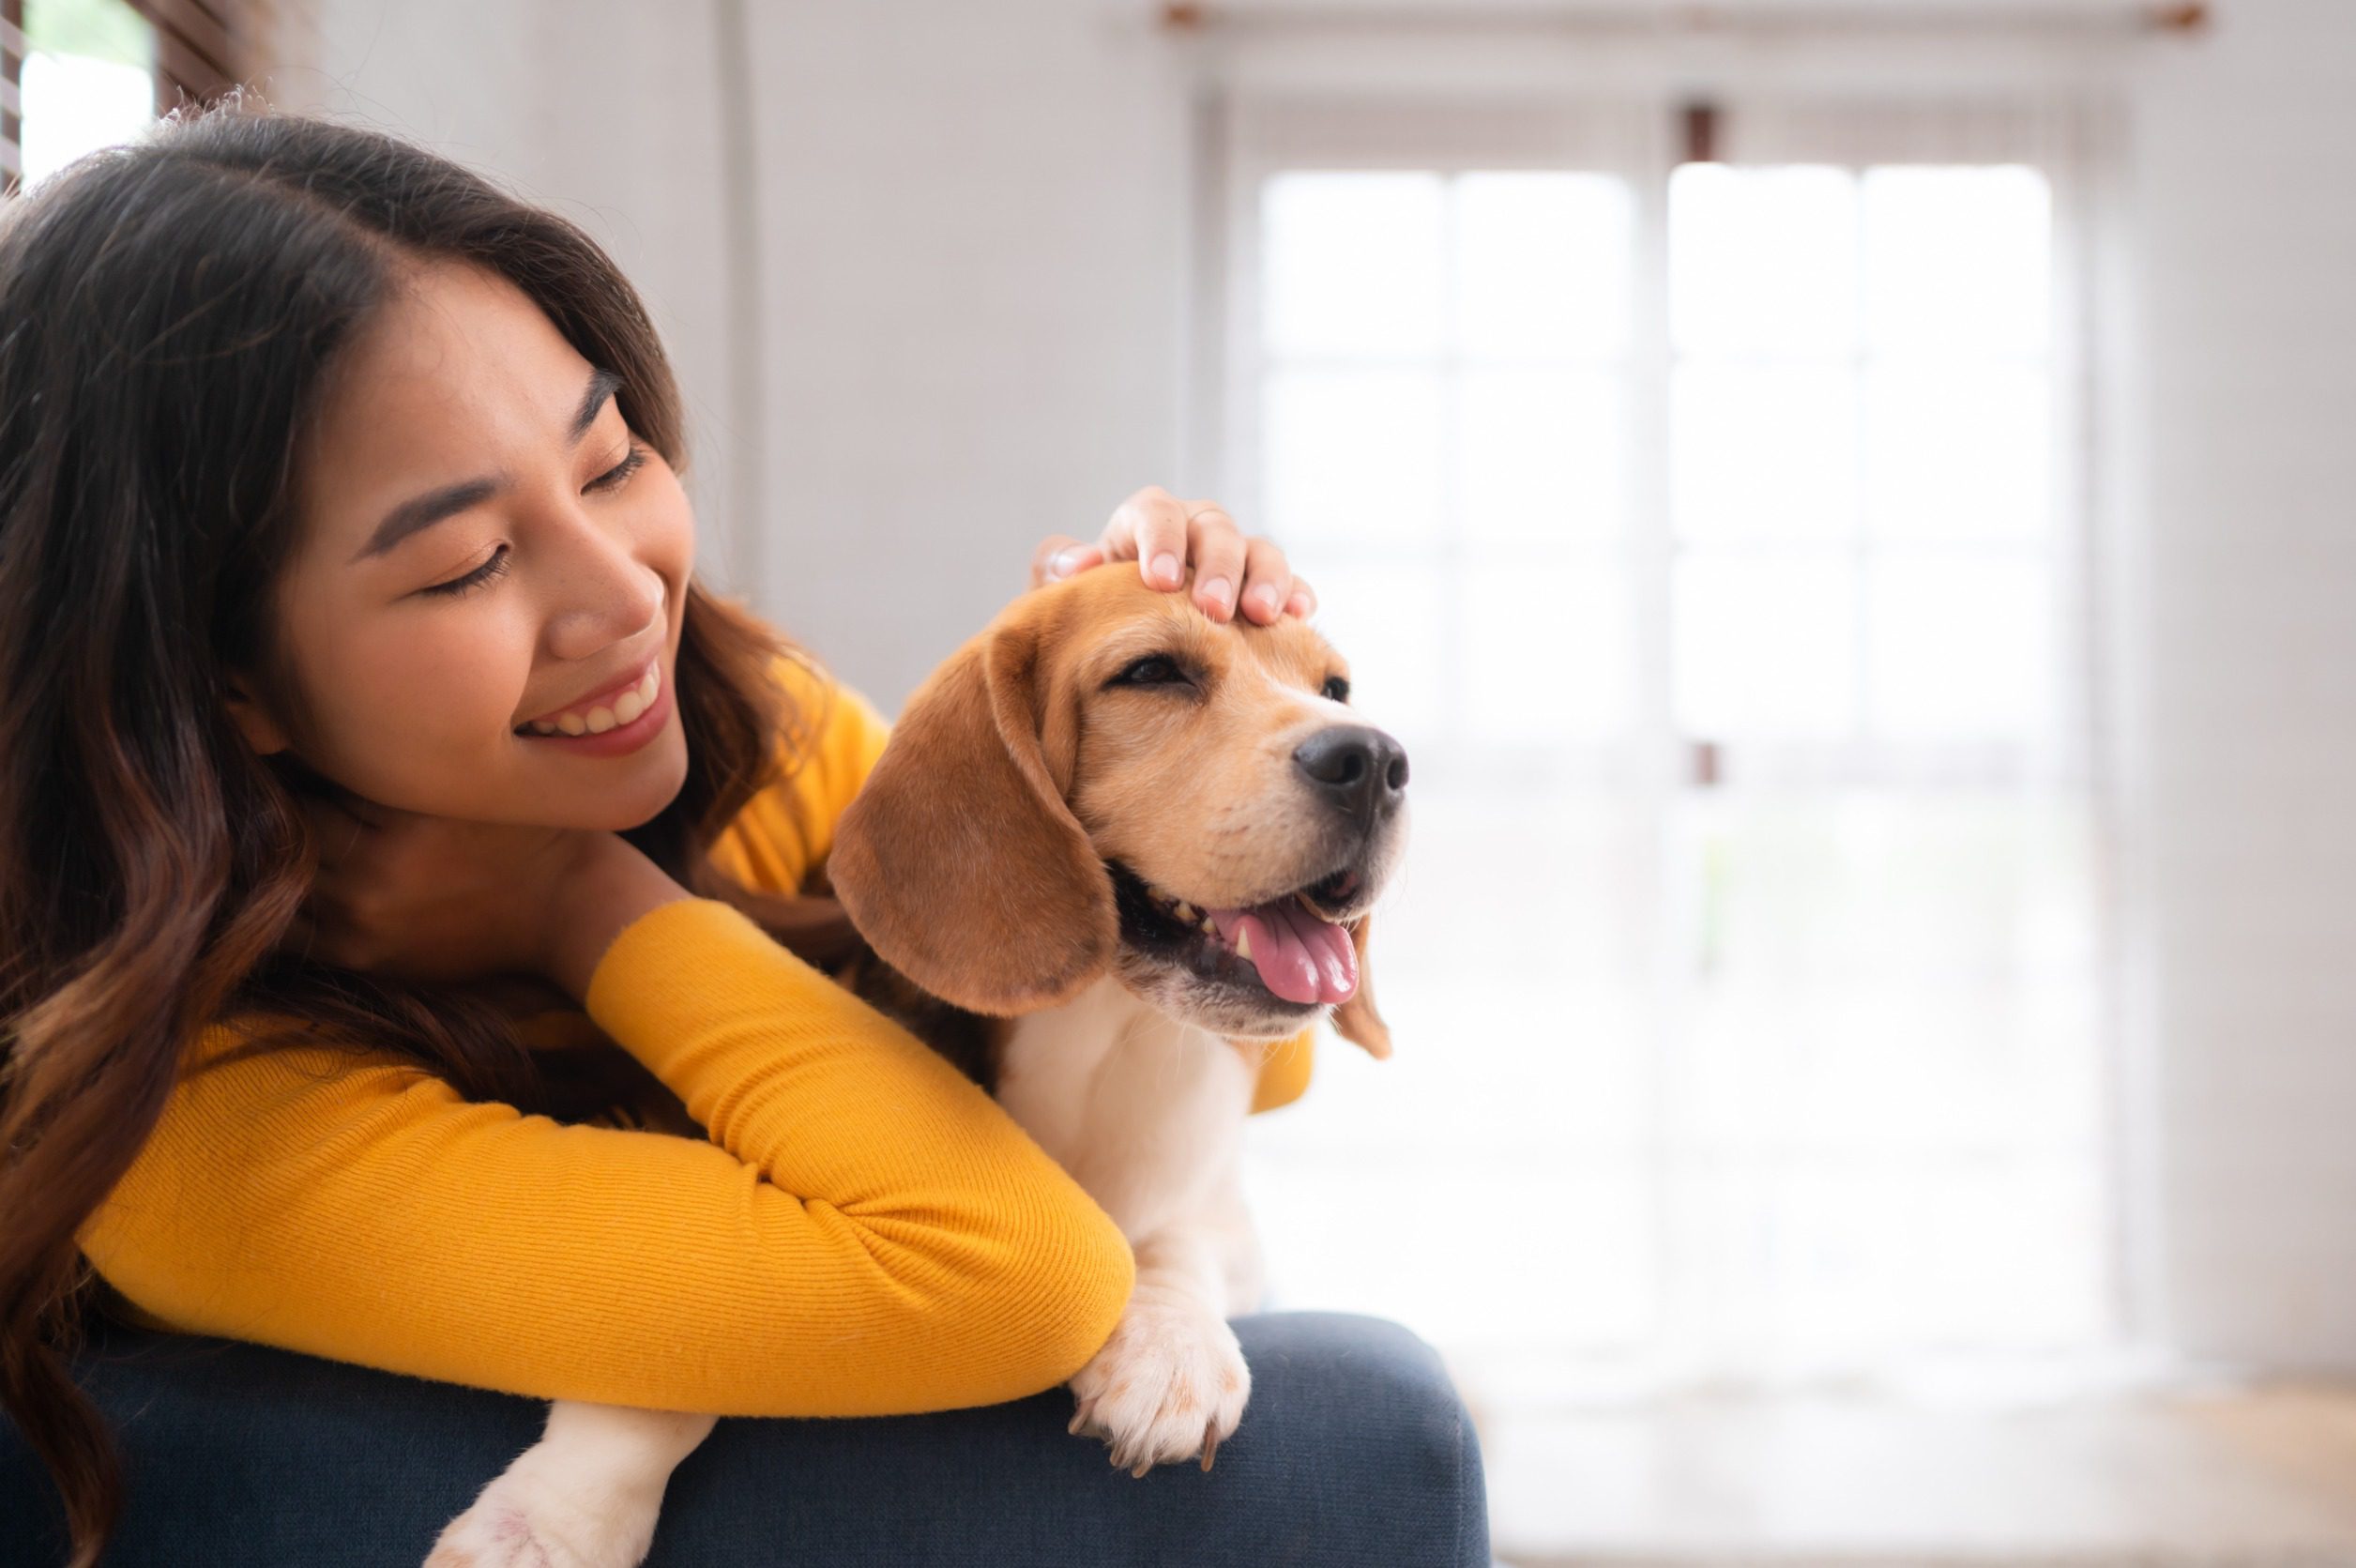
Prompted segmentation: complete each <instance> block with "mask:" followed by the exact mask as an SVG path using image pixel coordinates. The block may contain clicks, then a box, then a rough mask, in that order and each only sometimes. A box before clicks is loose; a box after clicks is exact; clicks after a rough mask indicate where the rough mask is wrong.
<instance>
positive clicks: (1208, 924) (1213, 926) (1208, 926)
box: [1203, 915, 1219, 936]
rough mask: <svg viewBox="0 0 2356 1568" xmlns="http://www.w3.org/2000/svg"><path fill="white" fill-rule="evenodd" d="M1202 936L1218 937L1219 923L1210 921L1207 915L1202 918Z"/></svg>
mask: <svg viewBox="0 0 2356 1568" xmlns="http://www.w3.org/2000/svg"><path fill="white" fill-rule="evenodd" d="M1203 935H1204V936H1218V935H1219V922H1218V921H1214V920H1212V919H1211V918H1210V917H1209V916H1208V915H1205V916H1204V917H1203Z"/></svg>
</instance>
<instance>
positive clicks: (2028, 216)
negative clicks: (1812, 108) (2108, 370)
mask: <svg viewBox="0 0 2356 1568" xmlns="http://www.w3.org/2000/svg"><path fill="white" fill-rule="evenodd" d="M2051 231H2052V203H2051V199H2050V193H2049V191H2048V190H2047V188H2046V185H2045V178H2044V175H2040V174H2038V173H2037V172H2036V171H2034V170H2031V169H2023V168H2016V167H2009V166H2008V167H1997V168H1984V169H1935V168H1909V167H1900V168H1887V169H1869V170H1867V171H1866V173H1865V254H1866V279H1867V290H1866V292H1867V314H1868V319H1869V321H1870V322H1871V328H1870V330H1871V335H1872V340H1873V343H1874V346H1875V347H1876V348H1877V349H1891V348H1907V349H1923V348H1938V349H1945V350H1954V351H1958V352H1962V353H1968V354H1974V355H1993V354H2039V353H2042V352H2044V347H2045V334H2046V328H2047V318H2048V315H2049V313H2050V312H2049V311H2048V300H2049V297H2050V295H2051V292H2052V288H2051V279H2050V263H2049V260H2048V255H2049V246H2050V240H2051Z"/></svg>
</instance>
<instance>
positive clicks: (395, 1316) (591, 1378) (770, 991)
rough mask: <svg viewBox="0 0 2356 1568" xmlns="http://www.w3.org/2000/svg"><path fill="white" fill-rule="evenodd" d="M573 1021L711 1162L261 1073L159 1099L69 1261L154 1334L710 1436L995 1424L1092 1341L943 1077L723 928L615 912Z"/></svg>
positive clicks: (403, 1076)
mask: <svg viewBox="0 0 2356 1568" xmlns="http://www.w3.org/2000/svg"><path fill="white" fill-rule="evenodd" d="M587 1002H588V1010H589V1012H590V1014H591V1016H592V1017H593V1018H594V1019H595V1020H596V1022H597V1023H598V1025H599V1026H600V1028H603V1029H604V1030H605V1031H606V1032H607V1033H608V1034H609V1035H610V1036H611V1037H612V1038H613V1039H614V1040H615V1041H616V1043H619V1044H620V1045H621V1046H622V1047H624V1048H625V1049H627V1050H628V1051H630V1052H631V1054H632V1055H633V1056H635V1057H637V1058H638V1059H639V1060H641V1061H642V1062H644V1063H645V1064H646V1066H647V1067H648V1068H649V1069H650V1070H651V1071H652V1072H653V1073H655V1074H656V1075H657V1076H658V1077H660V1078H661V1080H662V1081H663V1082H664V1083H665V1084H666V1085H668V1086H669V1087H670V1088H671V1089H672V1090H673V1091H674V1092H675V1093H676V1094H677V1095H678V1096H679V1098H680V1100H681V1101H683V1102H684V1103H685V1104H686V1105H687V1107H688V1109H689V1110H690V1112H691V1113H692V1114H693V1115H694V1116H695V1117H696V1119H698V1120H699V1121H701V1122H702V1123H704V1125H705V1126H706V1127H707V1129H708V1130H709V1132H710V1135H711V1141H709V1142H702V1141H698V1140H694V1139H689V1138H680V1137H673V1136H668V1135H663V1134H652V1133H641V1132H631V1131H621V1130H611V1129H604V1128H597V1127H585V1126H565V1125H559V1124H557V1123H555V1122H554V1121H551V1120H549V1119H546V1118H543V1117H537V1116H524V1115H520V1114H519V1113H518V1112H517V1111H516V1110H515V1109H514V1108H513V1107H510V1106H506V1105H499V1104H469V1103H466V1102H464V1101H463V1100H461V1099H460V1098H459V1097H458V1095H457V1093H456V1092H455V1091H454V1090H453V1089H452V1088H450V1087H449V1086H448V1085H447V1084H445V1083H443V1082H442V1081H441V1080H439V1079H436V1078H433V1077H432V1076H429V1075H426V1074H424V1073H420V1072H418V1070H417V1069H414V1068H408V1067H403V1066H397V1065H392V1064H377V1063H373V1062H356V1061H355V1060H354V1058H351V1057H349V1056H347V1055H344V1054H342V1053H339V1052H332V1051H325V1050H312V1049H301V1050H287V1051H280V1052H275V1053H272V1054H270V1055H266V1056H263V1057H259V1058H252V1059H250V1060H245V1061H239V1062H235V1063H231V1064H229V1065H226V1066H220V1067H218V1068H216V1069H214V1070H211V1071H207V1072H205V1073H198V1074H195V1075H193V1076H191V1077H190V1078H189V1079H188V1080H186V1081H185V1082H183V1084H182V1085H181V1086H180V1087H179V1088H177V1089H176V1090H175V1093H174V1095H173V1098H172V1102H171V1104H169V1106H168V1107H167V1109H166V1111H165V1114H164V1118H163V1120H162V1123H161V1125H160V1127H159V1129H158V1131H157V1134H156V1135H155V1136H154V1137H153V1138H152V1139H151V1140H150V1141H149V1143H148V1144H147V1146H146V1147H145V1148H144V1149H143V1150H142V1152H141V1154H140V1156H139V1158H138V1160H137V1162H136V1163H135V1164H134V1165H133V1166H132V1168H131V1170H130V1171H129V1174H128V1175H127V1176H126V1177H125V1179H124V1180H123V1181H122V1182H121V1183H120V1185H119V1186H118V1187H117V1189H116V1190H115V1192H114V1194H113V1195H111V1196H110V1198H109V1199H108V1200H107V1202H106V1204H105V1205H104V1206H103V1207H102V1208H101V1209H100V1210H99V1212H98V1213H97V1214H96V1215H94V1216H93V1218H92V1220H91V1222H90V1223H89V1225H87V1226H85V1228H84V1233H83V1236H82V1244H83V1249H84V1252H85V1254H87V1256H89V1258H90V1260H91V1261H92V1263H93V1264H94V1265H95V1266H96V1267H97V1269H98V1271H99V1273H100V1274H102V1275H103V1276H104V1277H105V1278H106V1279H107V1281H108V1282H109V1283H110V1284H111V1285H113V1286H114V1287H115V1288H116V1289H117V1290H119V1291H120V1292H121V1293H122V1294H123V1295H124V1296H126V1297H128V1298H129V1300H130V1301H131V1302H132V1303H133V1304H135V1305H136V1306H138V1307H139V1308H140V1309H141V1310H142V1311H143V1312H144V1313H145V1314H146V1315H147V1316H148V1317H151V1318H152V1319H153V1320H155V1321H157V1322H159V1323H161V1324H164V1325H166V1326H169V1327H173V1328H177V1329H181V1330H185V1331H188V1332H204V1333H217V1334H223V1335H228V1336H232V1337H235V1338H239V1339H247V1340H252V1341H257V1342H260V1343H263V1344H269V1345H278V1346H282V1347H286V1348H288V1349H294V1350H302V1351H308V1352H310V1353H312V1354H314V1355H321V1356H327V1357H331V1358H334V1359H336V1360H341V1361H347V1362H359V1363H362V1364H366V1365H371V1366H376V1367H382V1368H385V1369H388V1370H390V1371H395V1372H404V1373H412V1374H415V1375H417V1376H419V1377H426V1378H440V1379H444V1380H448V1381H452V1382H459V1383H466V1384H472V1385H475V1386H478V1387H482V1388H491V1389H500V1390H505V1391H507V1392H510V1393H519V1394H527V1395H533V1396H538V1397H543V1398H567V1399H589V1400H597V1401H600V1402H603V1403H608V1404H620V1405H636V1406H648V1407H654V1408H673V1409H692V1410H707V1411H712V1412H715V1413H718V1414H722V1415H800V1416H811V1415H863V1414H878V1413H890V1412H899V1411H910V1410H923V1409H943V1408H955V1407H959V1406H965V1405H976V1404H986V1403H992V1402H996V1401H998V1400H1002V1399H1008V1398H1012V1397H1015V1396H1018V1395H1022V1394H1026V1393H1036V1392H1038V1391H1039V1390H1041V1389H1043V1388H1047V1387H1051V1386H1053V1385H1055V1384H1056V1383H1058V1382H1061V1381H1063V1380H1064V1379H1066V1378H1069V1377H1070V1376H1071V1375H1072V1373H1074V1372H1075V1371H1077V1370H1078V1369H1079V1368H1080V1366H1081V1365H1083V1364H1084V1363H1085V1362H1087V1359H1088V1357H1089V1356H1090V1355H1091V1354H1092V1353H1093V1352H1094V1351H1095V1350H1096V1348H1097V1347H1098V1346H1100V1345H1101V1344H1102V1342H1103V1340H1104V1338H1105V1337H1106V1335H1107V1334H1109V1333H1110V1332H1111V1330H1112V1328H1113V1325H1114V1323H1115V1322H1116V1321H1117V1318H1118V1317H1119V1314H1120V1310H1121V1307H1122V1305H1123V1303H1124V1302H1126V1301H1127V1299H1128V1293H1129V1288H1130V1285H1131V1279H1132V1263H1131V1258H1130V1253H1129V1249H1128V1246H1127V1244H1126V1243H1125V1242H1124V1241H1122V1239H1121V1237H1120V1234H1119V1232H1118V1231H1117V1229H1116V1228H1115V1227H1114V1225H1112V1223H1111V1221H1109V1220H1108V1219H1106V1218H1105V1216H1104V1215H1103V1213H1102V1211H1101V1210H1099V1209H1098V1208H1097V1207H1096V1206H1095V1205H1094V1204H1093V1203H1091V1202H1090V1201H1089V1200H1088V1198H1087V1195H1085V1194H1084V1193H1083V1192H1082V1191H1081V1190H1080V1188H1079V1187H1078V1186H1077V1185H1076V1184H1075V1183H1074V1182H1072V1180H1071V1179H1070V1178H1069V1177H1067V1176H1066V1175H1065V1174H1064V1173H1063V1171H1062V1170H1061V1169H1060V1168H1059V1167H1057V1166H1056V1165H1055V1163H1054V1162H1053V1161H1051V1160H1050V1159H1048V1158H1047V1156H1046V1155H1045V1154H1043V1153H1042V1152H1041V1150H1040V1149H1039V1148H1038V1147H1037V1146H1036V1145H1035V1144H1033V1143H1032V1142H1031V1141H1030V1140H1029V1139H1028V1138H1027V1137H1026V1136H1025V1135H1024V1134H1022V1132H1021V1131H1020V1129H1018V1128H1017V1127H1016V1126H1015V1125H1014V1123H1013V1122H1012V1121H1011V1119H1008V1118H1007V1117H1006V1116H1005V1115H1004V1114H1003V1113H1002V1112H1001V1111H999V1109H998V1108H997V1107H996V1105H994V1104H991V1103H990V1102H989V1100H988V1099H987V1098H986V1097H984V1096H983V1095H982V1094H981V1093H980V1091H979V1090H978V1089H976V1088H974V1087H973V1086H972V1085H971V1084H969V1083H967V1082H966V1081H965V1079H964V1078H963V1077H961V1076H960V1075H959V1074H958V1073H956V1072H955V1071H954V1070H953V1069H951V1068H950V1066H949V1064H948V1063H946V1062H945V1061H943V1060H942V1059H941V1058H938V1057H936V1056H935V1055H934V1054H933V1053H932V1052H931V1051H929V1050H927V1049H926V1048H925V1047H924V1046H923V1045H922V1044H920V1043H919V1042H917V1041H916V1040H915V1039H914V1038H913V1037H911V1036H909V1035H908V1034H906V1033H905V1032H904V1030H902V1029H901V1028H899V1027H898V1026H896V1025H895V1024H893V1023H892V1022H890V1021H889V1019H887V1018H885V1017H884V1016H883V1015H882V1014H880V1013H878V1012H874V1010H872V1009H870V1008H868V1007H867V1006H866V1005H865V1004H863V1003H861V1002H859V1000H857V999H856V998H855V997H851V996H850V995H848V994H847V993H846V992H844V990H843V989H842V988H841V987H839V986H837V985H835V984H834V983H833V982H831V981H830V980H828V978H827V977H826V976H825V975H824V974H822V973H820V972H819V971H817V970H815V969H813V968H812V967H810V966H808V965H806V964H804V963H803V962H802V961H801V960H800V959H798V958H797V957H795V956H794V955H793V954H792V953H790V952H788V951H785V950H784V949H783V948H781V947H779V946H778V945H777V944H776V943H775V942H773V941H771V940H770V939H769V938H768V936H766V935H765V934H764V933H762V932H761V931H760V930H759V928H757V927H756V926H754V925H753V924H752V922H751V921H748V920H746V919H745V918H744V917H743V916H741V915H739V914H737V912H736V911H735V910H733V909H731V908H729V907H728V906H725V905H722V904H718V903H714V902H710V901H707V900H702V899H683V900H679V901H676V902H673V903H670V904H666V905H662V906H659V907H657V908H655V909H653V910H651V911H649V912H648V913H646V914H645V915H643V916H641V917H639V918H638V919H637V920H636V921H633V922H632V923H631V925H630V926H629V927H627V928H626V929H625V930H624V931H623V932H622V934H621V935H620V936H618V937H617V938H616V940H615V942H614V943H613V945H612V947H611V948H610V949H609V950H608V951H607V952H606V953H605V955H604V957H603V958H602V959H601V960H600V963H599V966H598V967H597V970H596V972H595V976H594V978H593V980H592V981H591V983H590V987H589V996H588V998H587ZM215 1043H226V1040H225V1039H220V1040H217V1041H216V1042H215Z"/></svg>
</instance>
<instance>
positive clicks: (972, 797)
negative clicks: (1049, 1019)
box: [828, 617, 1120, 1017]
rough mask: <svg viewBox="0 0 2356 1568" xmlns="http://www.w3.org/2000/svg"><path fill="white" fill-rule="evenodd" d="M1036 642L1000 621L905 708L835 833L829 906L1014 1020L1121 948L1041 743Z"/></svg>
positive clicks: (959, 1000) (917, 977) (927, 981)
mask: <svg viewBox="0 0 2356 1568" xmlns="http://www.w3.org/2000/svg"><path fill="white" fill-rule="evenodd" d="M1040 665H1041V634H1040V632H1039V631H1038V629H1037V627H1036V626H1035V624H1033V622H1032V621H1031V620H1030V619H1029V618H1028V617H1024V618H1018V619H1014V620H1011V621H1007V622H1004V623H1002V624H999V625H996V626H993V627H992V628H991V629H990V630H989V631H986V632H982V633H981V634H980V636H978V637H976V638H975V639H974V640H973V641H971V642H969V643H967V644H966V645H965V647H962V648H960V649H958V651H957V653H956V654H955V655H954V656H953V657H952V658H951V659H950V662H948V663H946V664H944V665H942V666H941V667H940V668H939V669H938V670H936V671H935V672H934V674H933V676H932V677H931V678H930V679H929V680H927V681H926V682H925V683H924V684H923V685H922V686H920V687H919V688H918V689H917V693H916V694H915V695H914V696H912V697H910V698H909V699H908V706H907V709H906V711H905V712H904V713H903V714H902V715H901V717H900V722H899V723H896V724H894V725H893V726H892V732H891V739H890V742H889V744H888V745H886V746H885V748H884V754H883V755H882V756H881V757H880V758H878V759H877V761H876V763H875V768H874V772H872V773H870V774H869V775H868V778H867V783H866V784H865V785H864V786H863V787H862V788H861V789H860V790H859V795H858V796H857V797H856V798H855V799H853V800H852V801H851V804H850V806H849V807H848V808H847V809H846V810H845V811H844V814H843V816H842V819H841V820H840V821H839V822H838V823H837V824H836V825H835V830H834V846H833V848H832V850H831V851H830V852H829V854H828V875H829V876H830V877H831V878H832V880H833V883H834V893H835V897H836V898H837V899H838V900H839V901H840V902H841V903H842V906H843V908H844V912H845V913H847V914H848V915H849V916H850V917H851V921H852V923H853V924H855V925H857V926H858V927H859V934H860V935H861V936H865V937H866V938H867V940H868V942H869V943H870V945H872V946H873V947H874V950H875V951H876V953H877V954H878V955H879V956H880V957H881V958H882V959H883V960H884V962H885V963H887V964H889V965H890V966H891V967H893V968H895V969H898V970H899V971H900V972H901V973H902V974H904V975H905V976H907V977H908V979H910V980H912V981H914V982H916V983H917V984H919V985H920V986H922V987H923V988H924V989H925V990H927V991H929V992H931V993H932V994H933V995H935V996H936V997H941V998H942V999H944V1000H946V1001H950V1002H953V1003H955V1004H956V1005H957V1006H959V1007H962V1008H965V1009H966V1010H967V1011H968V1012H983V1013H990V1014H993V1015H995V1016H998V1017H1012V1016H1014V1015H1015V1014H1017V1013H1023V1012H1034V1011H1037V1010H1038V1009H1041V1008H1047V1007H1054V1006H1056V1005H1057V1004H1059V1003H1062V1002H1065V1001H1068V1000H1070V999H1071V997H1072V996H1073V995H1074V994H1075V993H1077V992H1078V991H1079V990H1080V989H1081V987H1083V986H1084V985H1086V984H1087V982H1089V981H1091V980H1093V979H1094V978H1095V977H1096V976H1097V975H1099V974H1101V973H1102V971H1103V970H1104V968H1105V967H1106V966H1107V965H1109V964H1110V963H1111V962H1112V959H1113V954H1114V951H1115V949H1116V947H1117V945H1118V943H1119V940H1120V920H1119V916H1118V914H1117V911H1116V910H1115V907H1114V904H1113V888H1112V878H1111V876H1110V875H1108V874H1107V873H1106V871H1105V869H1104V865H1103V862H1102V860H1099V859H1098V858H1097V854H1096V850H1095V848H1094V847H1093V846H1092V845H1090V844H1089V843H1088V837H1087V831H1086V830H1084V829H1083V828H1082V827H1081V826H1080V823H1079V819H1078V818H1076V817H1074V816H1073V815H1072V809H1071V807H1070V806H1068V805H1067V804H1065V802H1064V798H1063V792H1062V790H1061V789H1060V788H1059V787H1058V786H1057V784H1056V780H1055V779H1054V777H1053V776H1052V774H1051V773H1050V772H1049V770H1048V767H1047V760H1046V756H1045V754H1044V752H1043V750H1042V747H1041V740H1040V727H1041V712H1042V706H1043V705H1042V702H1041V696H1042V693H1041V692H1040V690H1039V687H1040V682H1041V679H1042V678H1043V677H1042V673H1041V668H1040Z"/></svg>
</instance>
